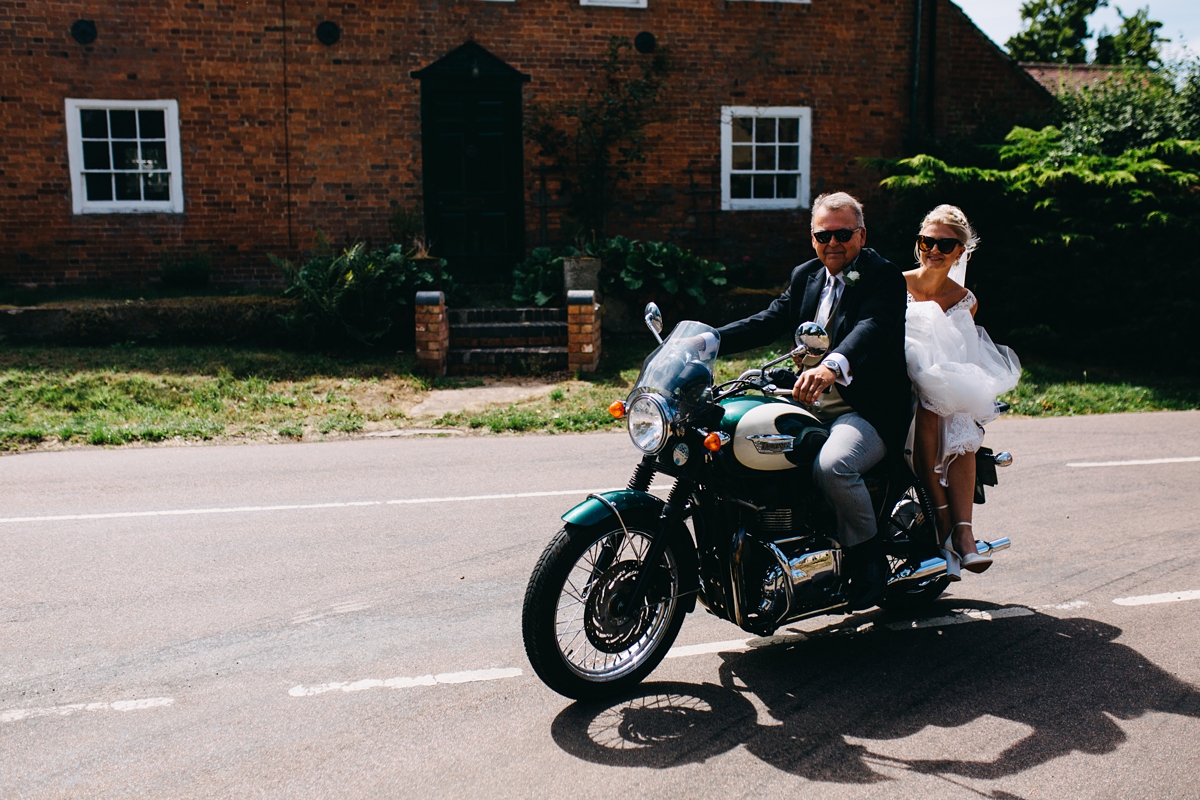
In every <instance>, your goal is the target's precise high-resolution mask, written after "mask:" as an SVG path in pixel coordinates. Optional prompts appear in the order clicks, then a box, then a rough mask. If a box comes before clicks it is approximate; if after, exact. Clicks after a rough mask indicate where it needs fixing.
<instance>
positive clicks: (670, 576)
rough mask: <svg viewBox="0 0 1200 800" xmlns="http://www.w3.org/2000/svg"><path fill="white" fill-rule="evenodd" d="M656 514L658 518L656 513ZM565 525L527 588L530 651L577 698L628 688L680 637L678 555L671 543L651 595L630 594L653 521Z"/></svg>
mask: <svg viewBox="0 0 1200 800" xmlns="http://www.w3.org/2000/svg"><path fill="white" fill-rule="evenodd" d="M655 521H657V520H655ZM626 522H627V524H629V535H628V537H627V536H626V533H625V530H624V529H623V528H622V527H621V526H620V525H619V524H618V525H617V526H616V527H615V528H614V527H612V525H600V526H594V527H590V528H580V527H576V526H574V525H567V526H566V527H565V528H563V529H562V530H561V531H560V532H559V533H558V535H557V536H555V537H554V539H553V540H552V541H551V542H550V545H549V546H548V547H547V548H546V550H545V552H543V553H542V557H541V559H540V560H539V561H538V564H537V566H536V567H535V568H534V570H533V575H532V576H531V577H530V579H529V587H528V589H526V591H525V606H524V610H523V613H522V630H523V634H524V639H525V652H526V654H527V655H528V656H529V662H530V664H532V665H533V669H534V671H535V672H536V673H537V674H538V677H540V678H541V679H542V680H543V681H545V683H546V685H547V686H549V687H550V688H551V689H553V690H554V691H556V692H558V693H559V694H563V695H566V696H567V697H571V698H574V699H577V700H579V699H597V698H601V697H610V696H613V695H617V694H620V693H622V692H625V691H628V690H629V689H630V688H632V687H633V686H635V685H637V684H638V683H639V682H641V680H642V679H643V678H645V677H646V675H648V674H650V672H651V670H653V669H654V668H655V667H656V666H658V663H659V662H660V661H662V659H663V657H664V656H666V654H667V651H668V650H669V649H670V647H671V643H672V642H674V641H675V637H676V635H678V633H679V628H680V626H681V625H682V624H683V617H684V615H685V614H686V612H685V610H684V608H683V606H682V604H681V603H680V602H679V597H678V595H679V587H680V582H681V581H680V574H679V563H680V559H679V558H678V557H677V556H676V554H675V552H674V551H673V549H672V547H671V545H669V544H668V546H667V548H666V550H665V552H664V553H663V556H662V558H661V559H660V561H659V563H658V564H656V565H653V566H652V569H653V570H654V571H653V573H652V574H651V576H650V577H651V579H650V581H649V582H648V584H647V585H648V587H649V590H648V591H647V592H646V595H647V597H646V599H645V600H643V601H642V602H641V603H640V604H638V605H637V606H636V607H632V608H629V607H627V606H628V599H629V596H630V594H631V593H632V591H633V588H634V584H635V582H636V581H637V578H638V574H639V571H640V569H642V567H641V563H642V561H643V559H644V558H645V556H646V552H647V551H648V550H649V549H650V542H651V541H652V539H653V534H651V533H649V532H647V530H646V528H649V527H651V526H650V525H646V524H643V525H637V524H635V523H632V522H630V520H628V519H627V520H626Z"/></svg>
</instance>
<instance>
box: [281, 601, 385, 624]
mask: <svg viewBox="0 0 1200 800" xmlns="http://www.w3.org/2000/svg"><path fill="white" fill-rule="evenodd" d="M370 607H371V605H370V603H338V604H337V605H334V606H330V607H329V609H328V610H326V611H304V612H301V613H299V614H297V615H296V616H294V617H292V624H293V625H302V624H304V623H305V622H314V621H316V620H318V619H324V618H325V617H328V616H331V615H334V614H350V613H353V612H355V611H365V610H366V609H368V608H370Z"/></svg>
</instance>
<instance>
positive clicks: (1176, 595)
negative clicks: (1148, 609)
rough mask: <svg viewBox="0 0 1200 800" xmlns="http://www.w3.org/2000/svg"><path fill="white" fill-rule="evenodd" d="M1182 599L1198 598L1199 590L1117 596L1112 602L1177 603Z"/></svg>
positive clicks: (1142, 604)
mask: <svg viewBox="0 0 1200 800" xmlns="http://www.w3.org/2000/svg"><path fill="white" fill-rule="evenodd" d="M1184 600H1200V591H1191V592H1167V593H1166V594H1144V595H1141V596H1140V597H1118V598H1117V599H1116V600H1113V602H1114V603H1116V604H1117V605H1119V606H1148V605H1151V604H1153V603H1179V602H1182V601H1184Z"/></svg>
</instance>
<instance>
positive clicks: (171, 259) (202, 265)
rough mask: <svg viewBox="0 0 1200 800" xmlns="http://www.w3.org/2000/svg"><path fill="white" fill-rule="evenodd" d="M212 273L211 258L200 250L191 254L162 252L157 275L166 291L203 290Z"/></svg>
mask: <svg viewBox="0 0 1200 800" xmlns="http://www.w3.org/2000/svg"><path fill="white" fill-rule="evenodd" d="M211 273H212V256H210V255H209V254H208V253H205V252H203V251H200V250H193V251H192V252H191V253H172V252H170V251H163V253H162V255H160V256H159V275H160V276H161V278H162V285H163V286H164V287H165V288H167V289H204V288H207V287H208V278H209V275H210V274H211Z"/></svg>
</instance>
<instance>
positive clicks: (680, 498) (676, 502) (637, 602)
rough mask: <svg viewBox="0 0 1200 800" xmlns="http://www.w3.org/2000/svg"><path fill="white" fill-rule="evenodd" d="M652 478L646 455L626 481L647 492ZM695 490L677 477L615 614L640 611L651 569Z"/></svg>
mask: <svg viewBox="0 0 1200 800" xmlns="http://www.w3.org/2000/svg"><path fill="white" fill-rule="evenodd" d="M653 478H654V457H653V456H646V457H645V458H643V459H642V461H641V463H640V464H638V467H637V469H636V470H635V471H634V473H633V477H632V478H631V479H630V481H629V488H630V489H633V490H635V491H642V492H644V491H646V490H647V489H648V488H649V487H650V481H651V480H652V479H653ZM695 488H696V482H695V481H693V480H691V479H690V478H682V477H681V478H678V479H677V480H676V481H675V485H674V486H673V487H671V494H670V495H669V496H668V497H667V504H666V505H665V506H663V510H662V515H661V516H660V517H659V519H658V531H657V532H656V533H655V536H654V539H653V540H651V542H650V549H649V550H647V551H646V557H645V558H643V559H642V563H641V568H640V569H639V570H638V577H637V582H635V583H634V585H633V591H632V592H631V593H630V594H629V596H628V597H627V598H625V599H624V600H623V601H621V602H619V603H618V604H617V608H616V611H617V613H619V614H621V615H625V614H627V613H628V612H629V610H631V609H635V608H641V605H642V602H643V601H644V600H645V599H646V590H647V588H648V585H649V584H648V581H649V580H650V572H651V569H650V566H651V565H654V564H657V563H658V562H659V559H661V558H662V557H663V553H665V552H666V551H667V542H668V539H669V538H670V533H671V531H673V530H675V526H676V525H679V524H680V523H682V522H683V518H684V514H685V513H686V511H687V503H688V498H689V497H691V494H692V490H693V489H695Z"/></svg>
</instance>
